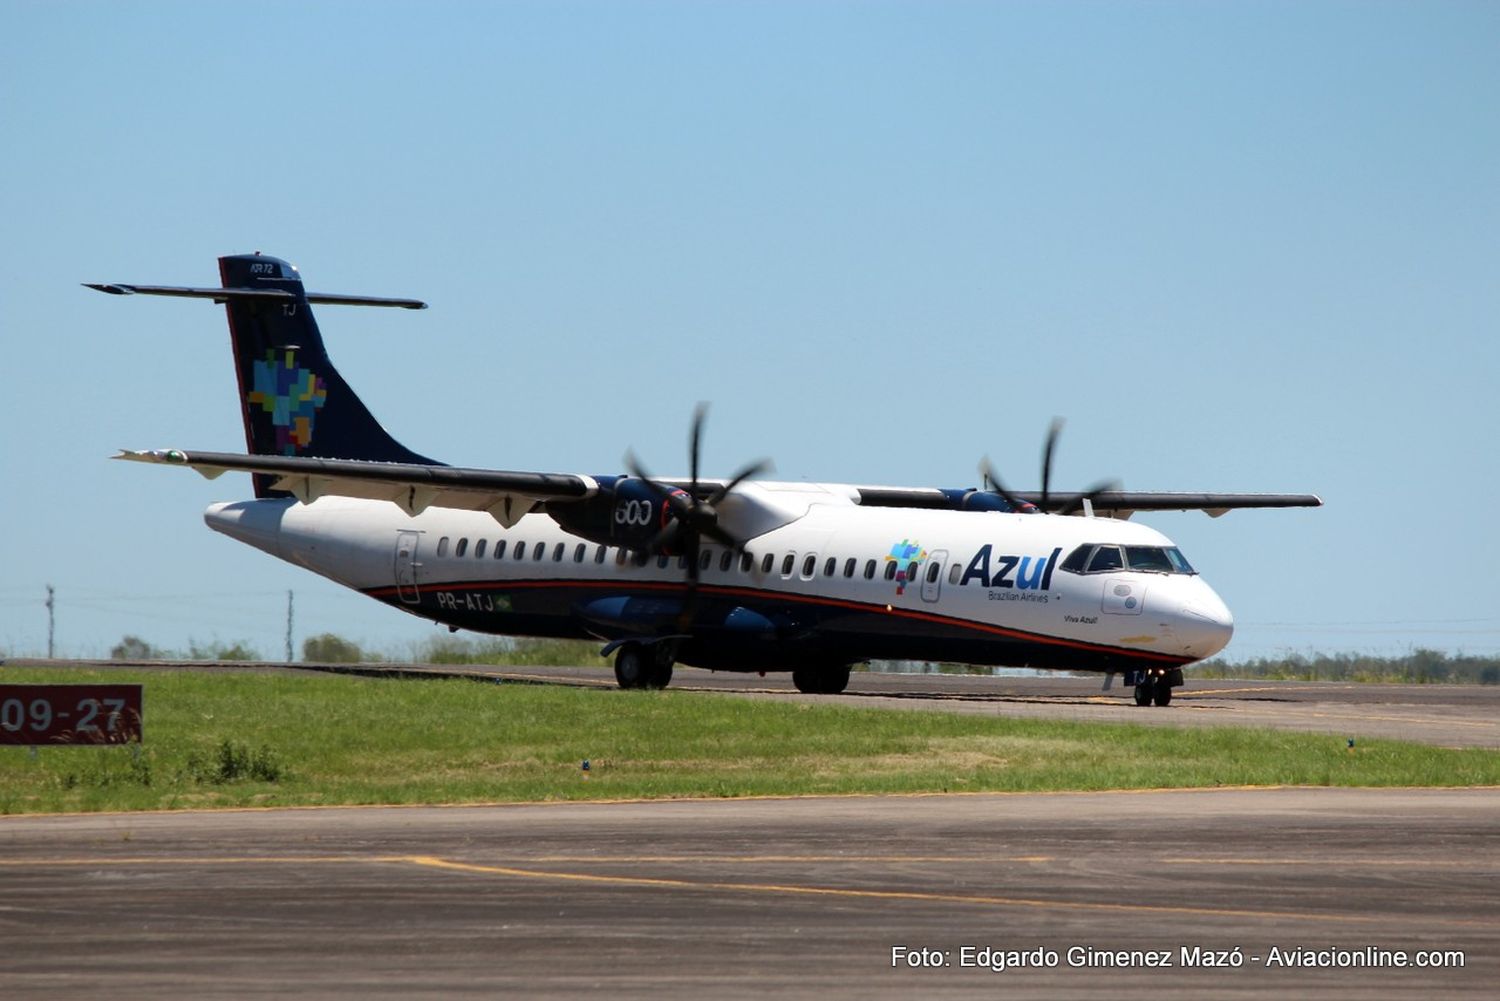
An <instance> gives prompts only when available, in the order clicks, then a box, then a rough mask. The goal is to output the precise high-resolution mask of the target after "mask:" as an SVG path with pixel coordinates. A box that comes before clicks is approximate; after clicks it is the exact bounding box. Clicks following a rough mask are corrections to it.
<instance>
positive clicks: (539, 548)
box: [531, 542, 547, 563]
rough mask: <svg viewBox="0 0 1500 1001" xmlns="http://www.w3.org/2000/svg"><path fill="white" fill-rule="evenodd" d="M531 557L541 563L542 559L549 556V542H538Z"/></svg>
mask: <svg viewBox="0 0 1500 1001" xmlns="http://www.w3.org/2000/svg"><path fill="white" fill-rule="evenodd" d="M531 558H532V559H534V560H536V561H537V562H538V563H540V562H542V560H544V559H546V558H547V544H546V543H545V542H538V543H537V544H536V546H535V547H533V548H532V550H531Z"/></svg>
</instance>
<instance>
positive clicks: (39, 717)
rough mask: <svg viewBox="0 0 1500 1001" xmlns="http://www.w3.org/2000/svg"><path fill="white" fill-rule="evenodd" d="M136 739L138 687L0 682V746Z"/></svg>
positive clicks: (138, 734)
mask: <svg viewBox="0 0 1500 1001" xmlns="http://www.w3.org/2000/svg"><path fill="white" fill-rule="evenodd" d="M140 742H141V686H140V685H0V744H21V745H23V746H25V745H30V746H32V747H38V746H41V745H43V744H46V745H50V746H56V745H69V744H139V743H140Z"/></svg>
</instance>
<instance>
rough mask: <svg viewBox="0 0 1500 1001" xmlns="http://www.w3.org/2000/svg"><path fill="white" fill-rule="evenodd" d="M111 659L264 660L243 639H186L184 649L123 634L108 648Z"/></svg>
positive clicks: (258, 652)
mask: <svg viewBox="0 0 1500 1001" xmlns="http://www.w3.org/2000/svg"><path fill="white" fill-rule="evenodd" d="M109 659H110V660H263V659H264V658H263V657H261V655H260V651H258V650H256V649H255V648H254V647H252V646H250V645H249V644H248V643H245V642H243V641H237V642H234V643H223V642H220V641H219V640H214V641H213V642H210V643H203V642H200V641H198V640H193V639H190V640H188V648H187V649H186V650H168V649H165V648H163V647H158V646H152V645H151V644H150V643H147V642H146V641H145V640H143V639H141V638H140V637H139V636H124V637H122V638H121V639H120V642H118V643H116V644H115V645H114V646H112V647H110V649H109Z"/></svg>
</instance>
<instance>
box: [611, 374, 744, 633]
mask: <svg viewBox="0 0 1500 1001" xmlns="http://www.w3.org/2000/svg"><path fill="white" fill-rule="evenodd" d="M707 416H708V404H706V403H700V404H698V406H697V407H695V408H694V409H693V424H692V431H691V434H690V435H689V437H688V464H689V475H690V479H691V483H690V485H689V486H688V488H687V489H686V490H683V489H681V488H679V487H671V486H668V485H666V484H664V483H660V482H658V481H657V480H656V479H655V478H654V477H653V476H652V475H651V474H650V473H649V472H647V471H646V468H645V467H644V466H643V465H642V464H641V462H640V460H639V459H638V458H636V455H635V453H634V452H627V453H626V454H625V466H626V468H627V469H629V470H630V474H631V475H632V476H634V477H636V478H637V479H638V480H640V481H641V482H642V483H644V484H646V486H647V487H648V488H649V489H650V490H651V492H652V493H654V494H656V496H657V498H658V499H660V501H661V503H662V506H663V507H664V508H665V509H666V510H667V511H669V512H670V513H671V517H670V518H666V519H664V521H665V523H664V524H663V525H662V528H661V530H660V531H659V532H657V533H656V534H655V535H654V536H652V537H651V539H650V541H648V542H647V543H646V550H647V551H648V552H651V553H670V554H680V555H681V556H683V557H685V558H686V560H687V572H688V590H687V597H686V598H685V600H684V601H683V607H682V614H681V615H679V616H678V629H679V632H686V631H687V627H688V626H689V625H690V624H691V623H692V619H693V613H694V612H695V611H696V604H697V597H698V577H699V573H700V569H699V559H700V557H699V554H700V553H701V551H702V542H703V539H705V538H708V539H712V540H713V541H714V542H717V543H719V544H720V545H722V546H724V547H726V548H728V549H730V550H732V551H733V552H734V553H735V554H736V555H738V554H741V553H743V552H744V551H745V542H744V540H742V539H737V538H735V537H734V536H733V535H732V534H730V533H729V532H728V531H726V530H725V529H724V527H723V526H722V525H720V524H719V512H718V505H719V504H721V503H723V501H724V499H725V498H726V497H728V496H729V495H730V494H732V493H734V491H735V489H736V488H737V487H739V485H740V484H742V483H744V482H745V481H746V480H748V479H750V478H751V477H753V476H759V475H760V474H762V473H765V472H768V471H769V470H770V469H771V463H770V461H769V460H766V459H759V460H757V461H755V462H752V463H749V464H747V465H745V466H743V467H741V468H740V470H739V471H738V472H736V473H735V474H734V475H733V476H732V477H730V478H729V479H728V480H727V481H726V482H724V483H722V484H720V485H719V486H718V487H716V488H715V489H714V491H713V492H712V493H710V494H709V495H708V496H707V497H702V496H701V494H702V490H701V489H700V487H699V483H698V470H699V459H700V455H701V452H702V445H703V424H704V421H705V419H706V418H707Z"/></svg>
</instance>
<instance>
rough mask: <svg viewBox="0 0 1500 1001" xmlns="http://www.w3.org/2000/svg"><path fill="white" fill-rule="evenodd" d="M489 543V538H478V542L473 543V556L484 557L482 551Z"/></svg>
mask: <svg viewBox="0 0 1500 1001" xmlns="http://www.w3.org/2000/svg"><path fill="white" fill-rule="evenodd" d="M489 544H490V540H489V539H480V540H479V541H478V542H476V543H474V558H475V559H476V560H482V559H484V551H485V548H486V547H488V546H489Z"/></svg>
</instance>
